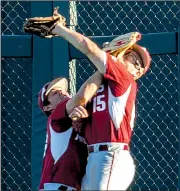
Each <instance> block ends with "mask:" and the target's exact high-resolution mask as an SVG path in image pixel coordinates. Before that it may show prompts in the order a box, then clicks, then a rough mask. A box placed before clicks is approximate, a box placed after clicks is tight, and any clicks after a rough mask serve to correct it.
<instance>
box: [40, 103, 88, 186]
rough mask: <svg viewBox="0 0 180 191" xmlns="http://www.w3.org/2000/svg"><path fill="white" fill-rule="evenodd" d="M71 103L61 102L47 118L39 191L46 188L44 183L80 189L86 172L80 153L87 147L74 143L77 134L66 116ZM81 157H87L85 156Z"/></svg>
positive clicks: (76, 141)
mask: <svg viewBox="0 0 180 191" xmlns="http://www.w3.org/2000/svg"><path fill="white" fill-rule="evenodd" d="M68 100H69V99H66V100H64V101H62V102H60V104H59V105H58V106H57V107H56V109H55V110H54V111H53V113H52V114H51V115H50V116H49V118H48V123H47V137H46V145H45V151H44V160H43V168H42V176H41V181H40V185H39V189H43V188H44V183H61V184H65V185H67V186H71V187H75V188H76V189H80V183H81V179H82V176H83V170H84V169H82V166H81V165H80V158H79V156H80V155H79V152H80V151H81V152H83V151H84V150H83V149H84V148H85V147H86V146H85V145H83V144H82V143H80V142H79V141H78V140H75V138H76V133H75V131H73V129H72V127H71V125H72V124H71V120H70V119H69V118H68V117H67V115H66V103H67V101H68ZM80 154H81V157H84V158H85V155H84V156H82V153H80ZM85 160H86V159H85ZM83 165H84V161H83Z"/></svg>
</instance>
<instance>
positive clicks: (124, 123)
mask: <svg viewBox="0 0 180 191" xmlns="http://www.w3.org/2000/svg"><path fill="white" fill-rule="evenodd" d="M104 64H105V73H104V79H103V83H102V85H101V87H100V88H99V89H98V90H97V92H96V95H95V96H94V97H93V99H92V102H91V103H90V106H89V107H90V109H91V112H92V116H91V117H90V119H89V123H88V124H87V126H86V127H85V139H86V141H87V143H88V144H89V145H90V144H96V143H102V142H122V143H129V142H130V139H131V133H132V128H133V125H134V117H135V99H136V92H137V84H136V82H135V81H134V79H133V76H132V75H131V74H130V73H129V72H128V71H127V69H126V67H125V66H124V65H123V64H122V63H120V62H119V61H117V59H116V58H115V57H113V56H110V55H109V54H105V61H104Z"/></svg>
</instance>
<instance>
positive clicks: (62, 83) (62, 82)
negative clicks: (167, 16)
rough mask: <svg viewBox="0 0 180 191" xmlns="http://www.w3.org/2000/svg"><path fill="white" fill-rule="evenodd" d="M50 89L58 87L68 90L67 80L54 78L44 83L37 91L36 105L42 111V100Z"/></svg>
mask: <svg viewBox="0 0 180 191" xmlns="http://www.w3.org/2000/svg"><path fill="white" fill-rule="evenodd" d="M52 89H59V90H63V91H67V90H68V81H67V79H66V78H56V79H54V80H53V81H52V82H48V83H46V84H45V85H44V86H43V87H42V88H41V90H40V91H39V95H38V105H39V108H40V109H41V110H42V111H43V112H44V109H43V107H44V100H45V99H46V98H47V96H48V94H49V93H50V92H51V90H52Z"/></svg>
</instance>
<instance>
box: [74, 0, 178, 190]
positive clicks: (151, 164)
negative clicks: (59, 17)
mask: <svg viewBox="0 0 180 191" xmlns="http://www.w3.org/2000/svg"><path fill="white" fill-rule="evenodd" d="M70 6H72V5H70ZM73 6H75V5H73ZM179 7H180V2H173V1H171V2H169V1H167V2H166V1H164V2H162V1H161V2H153V1H147V2H145V1H144V2H142V1H138V2H136V1H135V2H132V1H130V2H129V1H127V2H121V1H113V2H112V1H99V2H98V1H93V2H91V1H89V2H83V1H81V2H76V7H70V8H71V9H72V10H75V11H77V12H74V14H73V12H72V14H71V15H70V21H71V23H73V22H74V25H76V31H78V32H80V33H82V34H84V35H86V36H102V35H105V36H106V35H107V36H108V35H121V34H124V33H127V32H132V31H139V32H141V33H144V34H147V33H154V32H172V31H177V30H178V26H179V13H180V12H179ZM152 59H153V61H152V65H151V69H150V70H149V72H148V73H147V75H146V76H145V77H143V78H142V79H140V80H139V82H138V84H139V93H138V97H137V118H136V124H135V128H134V135H133V140H132V143H131V151H132V154H133V156H134V158H135V162H136V166H137V172H136V177H135V180H134V182H133V184H132V187H131V189H132V190H171V191H172V190H177V188H178V134H179V131H178V119H179V117H178V56H177V55H157V56H153V57H152ZM74 70H75V71H76V77H75V76H74V72H73V71H74ZM95 70H96V69H95V68H94V67H93V66H92V64H91V63H90V62H89V61H88V60H86V59H83V60H76V68H74V67H70V75H72V74H73V78H72V79H71V80H72V81H71V84H72V87H73V88H72V89H73V90H74V86H76V89H77V90H78V89H79V87H80V86H81V85H82V83H83V82H84V81H85V80H86V79H87V78H88V77H89V76H90V75H91V74H92V73H94V71H95ZM73 80H74V81H73Z"/></svg>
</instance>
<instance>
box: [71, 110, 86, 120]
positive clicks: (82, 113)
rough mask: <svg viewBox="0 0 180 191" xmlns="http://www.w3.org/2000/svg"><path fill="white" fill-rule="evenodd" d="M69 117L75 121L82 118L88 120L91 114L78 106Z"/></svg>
mask: <svg viewBox="0 0 180 191" xmlns="http://www.w3.org/2000/svg"><path fill="white" fill-rule="evenodd" d="M69 117H70V118H71V119H72V120H73V121H76V120H78V119H80V118H87V117H89V114H88V112H87V110H86V109H85V108H84V107H83V106H77V107H75V108H74V110H73V111H72V113H71V114H70V115H69Z"/></svg>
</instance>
